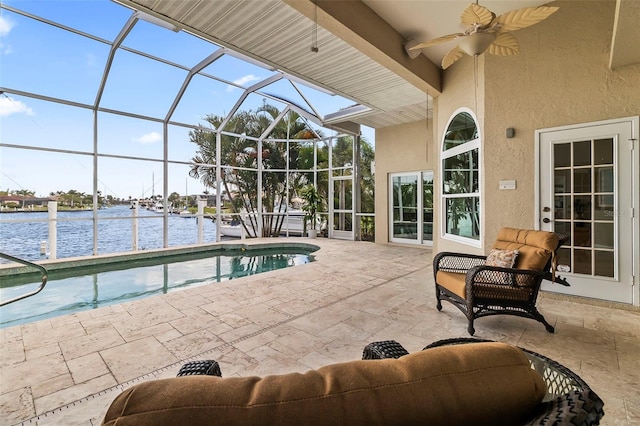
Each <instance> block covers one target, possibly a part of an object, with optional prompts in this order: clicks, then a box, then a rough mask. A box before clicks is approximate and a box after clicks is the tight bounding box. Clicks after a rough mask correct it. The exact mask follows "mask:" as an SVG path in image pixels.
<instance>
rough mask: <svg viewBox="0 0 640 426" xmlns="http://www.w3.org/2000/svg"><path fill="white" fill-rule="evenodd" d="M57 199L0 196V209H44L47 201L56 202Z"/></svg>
mask: <svg viewBox="0 0 640 426" xmlns="http://www.w3.org/2000/svg"><path fill="white" fill-rule="evenodd" d="M57 200H58V197H44V198H42V197H33V196H29V195H0V207H1V208H2V209H29V208H33V207H46V206H47V203H48V202H49V201H57Z"/></svg>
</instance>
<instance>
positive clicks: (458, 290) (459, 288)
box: [436, 271, 467, 299]
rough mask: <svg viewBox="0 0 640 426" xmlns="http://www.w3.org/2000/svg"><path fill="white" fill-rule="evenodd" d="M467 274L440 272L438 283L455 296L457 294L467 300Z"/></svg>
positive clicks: (437, 276) (437, 275) (437, 278)
mask: <svg viewBox="0 0 640 426" xmlns="http://www.w3.org/2000/svg"><path fill="white" fill-rule="evenodd" d="M466 278H467V274H466V273H465V274H461V273H458V272H445V271H438V272H437V273H436V282H437V283H438V284H440V285H441V286H442V287H444V288H446V289H447V290H449V291H450V292H452V293H453V294H457V295H458V296H460V297H461V298H463V299H464V298H465V296H466V294H467V290H466V282H465V279H466Z"/></svg>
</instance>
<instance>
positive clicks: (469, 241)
mask: <svg viewBox="0 0 640 426" xmlns="http://www.w3.org/2000/svg"><path fill="white" fill-rule="evenodd" d="M464 112H466V113H468V114H469V115H470V116H471V118H473V121H474V123H475V125H476V130H477V133H478V137H477V138H476V139H473V140H471V141H468V142H465V143H463V144H461V145H458V146H456V147H453V148H450V149H447V150H446V151H445V150H444V143H445V136H446V132H447V130H448V129H449V126H450V125H451V122H452V121H453V120H454V119H455V118H456V117H457V116H458V114H461V113H464ZM444 129H445V131H444V132H443V134H442V141H441V143H440V171H441V172H440V173H439V175H440V176H439V188H440V219H441V220H440V237H441V238H443V239H445V240H450V241H455V242H457V243H461V244H466V245H469V246H473V247H482V241H483V226H482V224H483V211H484V205H483V204H484V203H483V197H482V181H481V177H482V150H481V149H480V147H481V142H482V133H481V131H480V126H479V125H478V118H477V116H476V115H475V114H474V112H473V111H471V110H470V109H469V108H465V107H463V108H458V109H457V110H455V111H454V112H453V114H451V116H450V117H449V120H448V121H447V125H446V126H445V127H444ZM474 149H477V150H478V192H477V196H478V203H479V206H480V207H479V208H480V213H479V215H478V227H479V231H480V232H479V235H478V239H477V240H476V239H474V238H468V237H463V236H460V235H456V234H450V233H447V223H448V217H447V202H446V200H447V199H449V198H456V197H451V196H449V195H445V193H444V161H445V160H446V159H448V158H451V157H455V156H456V155H459V154H463V153H466V152H469V151H473V150H474ZM473 194H475V193H467V194H465V198H466V197H469V196H474V195H473Z"/></svg>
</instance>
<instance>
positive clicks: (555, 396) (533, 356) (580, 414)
mask: <svg viewBox="0 0 640 426" xmlns="http://www.w3.org/2000/svg"><path fill="white" fill-rule="evenodd" d="M490 341H491V340H483V339H476V338H457V339H446V340H440V341H437V342H434V343H432V344H430V345H427V346H425V347H424V349H423V350H427V349H430V348H435V347H438V346H447V345H460V344H467V343H477V342H490ZM520 349H521V350H522V351H523V352H524V354H525V355H526V356H527V358H529V362H530V363H531V368H533V369H534V370H536V371H537V372H538V373H540V375H541V376H542V378H543V380H544V381H545V383H546V384H547V394H546V396H545V397H544V399H543V400H542V403H541V404H540V406H539V407H538V408H537V409H536V410H535V412H534V413H532V414H531V416H530V418H529V419H528V420H527V421H526V422H525V423H524V424H525V425H528V426H529V425H532V426H534V425H578V426H591V425H599V424H600V419H602V417H603V416H604V409H603V407H604V402H603V401H602V399H600V397H599V396H598V395H597V394H596V393H595V392H594V391H593V390H592V389H591V388H590V387H589V385H587V383H586V382H585V381H584V380H582V378H581V377H580V376H578V375H577V374H576V373H574V372H573V371H571V370H570V369H568V368H567V367H565V366H563V365H562V364H560V363H558V362H556V361H554V360H552V359H551V358H548V357H546V356H544V355H540V354H538V353H536V352H533V351H530V350H528V349H525V348H520ZM406 354H408V352H407V350H406V349H405V348H404V347H403V346H402V345H401V344H400V343H398V342H396V341H395V340H385V341H381V342H373V343H370V344H368V345H367V346H366V347H365V348H364V351H363V353H362V359H385V358H400V357H401V356H404V355H406Z"/></svg>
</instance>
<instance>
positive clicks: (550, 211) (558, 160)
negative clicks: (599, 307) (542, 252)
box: [536, 117, 639, 304]
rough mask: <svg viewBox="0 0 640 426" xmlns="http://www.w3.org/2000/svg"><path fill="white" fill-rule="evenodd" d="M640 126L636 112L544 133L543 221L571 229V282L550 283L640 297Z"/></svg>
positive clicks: (602, 295) (565, 255)
mask: <svg viewBox="0 0 640 426" xmlns="http://www.w3.org/2000/svg"><path fill="white" fill-rule="evenodd" d="M637 128H638V118H637V117H632V118H626V119H619V120H608V121H605V122H597V123H589V124H584V125H580V126H568V127H562V128H554V129H544V130H539V131H537V132H536V136H537V143H538V145H539V176H540V181H539V195H538V197H539V198H538V201H537V204H538V208H539V215H538V218H539V228H540V229H543V230H548V231H555V232H560V233H563V234H566V235H569V236H570V240H569V242H568V243H567V244H566V245H565V246H563V247H562V248H561V249H560V250H559V254H558V275H560V276H562V277H565V278H566V279H567V281H568V282H569V283H570V284H571V286H570V287H564V286H560V285H558V284H551V283H545V284H543V289H545V290H549V291H555V292H561V293H566V294H573V295H579V296H585V297H591V298H597V299H603V300H609V301H615V302H622V303H634V304H638V291H637V286H636V289H635V290H634V281H635V280H637V275H638V273H637V270H638V262H639V261H638V217H637V212H638V197H639V194H638V147H637V134H635V133H634V132H637ZM634 138H636V140H635V142H634V140H633V139H634ZM634 144H636V145H635V146H634Z"/></svg>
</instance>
